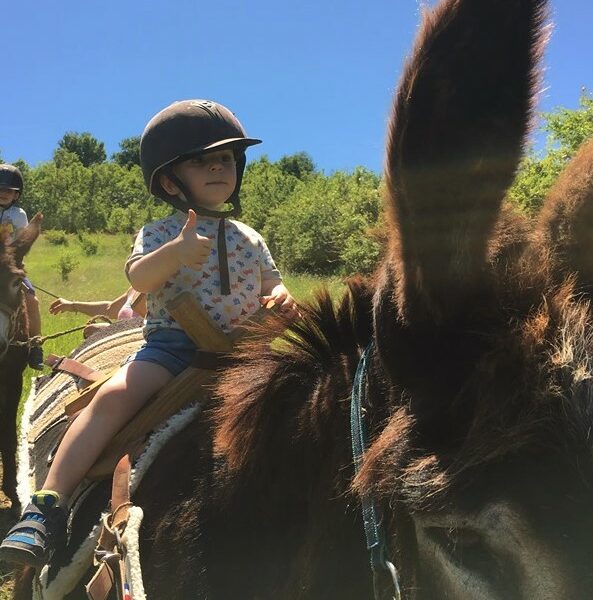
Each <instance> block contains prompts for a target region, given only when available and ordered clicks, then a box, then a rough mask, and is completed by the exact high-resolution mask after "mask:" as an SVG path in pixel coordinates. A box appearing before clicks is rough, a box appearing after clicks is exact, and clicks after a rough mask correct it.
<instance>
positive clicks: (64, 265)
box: [55, 254, 79, 281]
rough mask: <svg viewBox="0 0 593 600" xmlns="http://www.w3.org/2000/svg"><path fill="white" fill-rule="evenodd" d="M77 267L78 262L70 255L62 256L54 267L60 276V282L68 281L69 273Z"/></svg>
mask: <svg viewBox="0 0 593 600" xmlns="http://www.w3.org/2000/svg"><path fill="white" fill-rule="evenodd" d="M78 265H79V261H78V260H76V258H74V256H73V255H72V254H62V256H60V260H59V261H58V262H57V264H56V265H55V267H56V269H57V271H58V273H59V274H60V277H61V278H62V281H68V278H69V276H70V273H72V271H74V269H76V267H77V266H78Z"/></svg>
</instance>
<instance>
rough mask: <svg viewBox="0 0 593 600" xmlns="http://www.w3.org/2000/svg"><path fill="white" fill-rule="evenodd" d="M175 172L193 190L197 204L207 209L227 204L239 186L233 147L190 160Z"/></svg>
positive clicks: (182, 163)
mask: <svg viewBox="0 0 593 600" xmlns="http://www.w3.org/2000/svg"><path fill="white" fill-rule="evenodd" d="M173 170H174V172H175V174H176V175H177V177H179V179H181V181H183V183H184V184H185V185H186V186H187V187H188V188H189V191H190V192H191V193H192V195H193V198H194V200H195V201H196V203H197V204H199V205H200V206H203V207H204V208H210V209H213V208H216V207H218V206H220V205H221V204H224V203H225V202H226V201H227V200H228V199H229V198H230V196H231V194H232V193H233V191H234V189H235V185H236V184H237V167H236V165H235V155H234V153H233V150H232V149H230V148H225V149H224V150H217V151H216V152H208V153H207V154H200V155H198V156H195V157H192V158H189V159H187V160H184V161H183V162H181V163H179V164H178V165H176V166H175V167H173Z"/></svg>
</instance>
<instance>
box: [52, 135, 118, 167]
mask: <svg viewBox="0 0 593 600" xmlns="http://www.w3.org/2000/svg"><path fill="white" fill-rule="evenodd" d="M58 150H66V151H67V152H72V153H73V154H76V156H78V158H79V160H80V162H81V164H82V165H83V166H85V167H90V166H91V165H94V164H98V163H102V162H105V159H106V158H107V154H106V153H105V144H103V142H100V141H99V140H98V139H97V138H95V137H93V136H92V135H91V134H90V133H89V132H88V131H85V132H83V133H77V132H75V131H68V132H67V133H65V134H64V137H63V138H62V139H61V140H60V141H59V142H58Z"/></svg>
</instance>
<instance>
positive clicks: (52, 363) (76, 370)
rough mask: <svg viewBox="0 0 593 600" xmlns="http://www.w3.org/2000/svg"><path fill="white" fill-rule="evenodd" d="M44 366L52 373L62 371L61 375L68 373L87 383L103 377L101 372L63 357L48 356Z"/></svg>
mask: <svg viewBox="0 0 593 600" xmlns="http://www.w3.org/2000/svg"><path fill="white" fill-rule="evenodd" d="M45 364H46V365H48V366H49V367H51V368H52V369H53V370H54V371H62V372H63V373H69V374H70V375H74V376H75V377H80V378H81V379H86V380H87V381H98V380H99V379H101V377H103V373H101V371H97V370H96V369H93V368H92V367H89V366H88V365H84V364H83V363H81V362H78V361H77V360H74V359H73V358H66V357H65V356H56V355H55V354H50V355H49V356H48V357H47V358H46V359H45Z"/></svg>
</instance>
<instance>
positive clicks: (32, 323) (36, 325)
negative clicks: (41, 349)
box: [25, 293, 41, 337]
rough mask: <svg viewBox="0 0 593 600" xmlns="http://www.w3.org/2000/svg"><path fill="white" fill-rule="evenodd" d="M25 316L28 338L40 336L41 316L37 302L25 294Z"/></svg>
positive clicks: (35, 297) (31, 296)
mask: <svg viewBox="0 0 593 600" xmlns="http://www.w3.org/2000/svg"><path fill="white" fill-rule="evenodd" d="M25 303H26V305H27V314H28V316H29V336H31V337H33V336H36V335H41V314H40V312H39V300H37V296H34V295H33V294H29V293H27V294H25Z"/></svg>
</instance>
